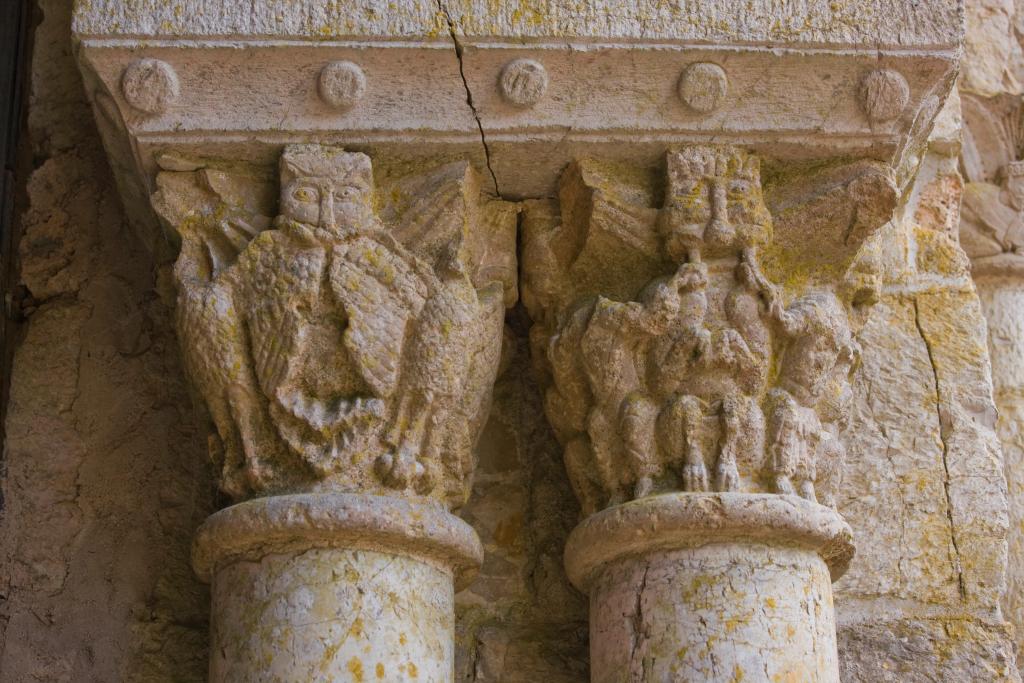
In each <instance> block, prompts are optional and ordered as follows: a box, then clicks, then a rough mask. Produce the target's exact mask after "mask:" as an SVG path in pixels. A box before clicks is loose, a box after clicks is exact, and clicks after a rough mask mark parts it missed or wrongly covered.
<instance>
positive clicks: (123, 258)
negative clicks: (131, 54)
mask: <svg viewBox="0 0 1024 683" xmlns="http://www.w3.org/2000/svg"><path fill="white" fill-rule="evenodd" d="M69 5H70V3H69V2H64V1H62V0H56V1H54V2H43V3H41V14H42V23H41V24H40V25H39V27H38V29H37V31H36V36H35V54H34V56H33V59H32V64H31V88H32V91H31V101H30V112H29V141H28V144H30V145H31V146H32V157H33V162H34V170H33V171H32V173H31V175H30V176H29V177H28V178H27V193H28V197H29V200H30V206H29V209H28V211H27V212H26V213H25V214H24V215H23V217H22V221H23V229H24V237H23V240H22V242H21V253H20V259H21V279H22V282H23V283H24V285H25V286H26V287H27V288H28V291H29V294H30V300H29V301H28V304H27V308H26V310H25V314H26V316H27V319H26V321H25V323H24V325H23V330H22V334H23V336H22V338H21V339H20V343H19V345H18V348H17V351H16V355H15V359H14V371H13V374H12V376H11V397H10V403H9V406H8V414H7V429H6V433H7V440H6V443H5V449H4V470H5V476H4V482H3V499H4V508H3V518H2V524H0V548H2V550H0V577H2V578H0V584H2V586H0V594H2V596H3V597H2V602H0V613H2V617H0V628H2V636H3V649H2V659H0V680H4V681H26V682H28V681H69V682H70V681H118V680H136V681H170V680H179V681H192V680H196V681H198V680H203V679H204V677H205V670H206V661H207V654H206V645H205V643H206V639H207V620H208V618H209V606H208V597H207V591H206V588H205V587H204V586H203V585H202V584H200V583H199V581H198V580H197V579H196V578H195V577H194V575H193V573H192V570H191V568H190V566H189V558H188V553H189V546H190V544H191V537H192V534H193V532H194V530H195V528H196V526H197V525H198V524H199V523H200V522H201V521H202V520H203V519H204V518H205V517H206V516H207V515H208V514H209V512H210V510H211V509H212V508H213V505H214V501H213V488H212V485H211V478H210V474H209V472H208V470H207V465H206V463H205V459H204V458H203V456H202V455H201V454H202V453H203V451H204V448H203V444H201V443H200V442H199V437H198V435H197V432H196V430H195V427H194V424H195V421H194V418H193V414H192V411H193V409H192V407H191V406H192V404H191V402H190V400H189V396H188V393H187V390H186V388H185V383H184V380H183V376H182V372H181V368H180V364H179V360H178V346H177V343H176V342H175V339H174V337H173V335H172V332H171V326H170V318H169V309H168V308H167V306H166V305H165V303H164V300H163V299H162V298H161V294H160V293H159V292H158V291H157V288H156V285H155V280H154V276H153V274H154V264H153V262H152V259H151V258H150V256H149V255H148V254H147V253H146V252H145V251H143V250H142V249H141V247H140V245H139V244H138V242H137V241H136V238H135V237H134V235H133V233H132V231H131V230H130V228H129V227H128V225H127V224H126V223H125V221H124V218H123V215H122V210H121V206H120V200H119V198H118V196H117V192H116V190H115V187H114V183H113V179H112V177H111V174H110V171H109V168H108V166H107V161H106V156H105V154H104V152H103V149H102V148H101V146H100V142H99V138H98V135H97V133H96V130H95V127H94V124H93V118H92V113H91V111H90V109H89V107H88V105H87V103H86V101H85V97H84V92H83V88H82V84H81V81H80V79H79V76H78V69H77V68H76V66H75V63H74V60H73V57H72V54H71V43H70V39H69V35H70V23H69V15H70V7H69Z"/></svg>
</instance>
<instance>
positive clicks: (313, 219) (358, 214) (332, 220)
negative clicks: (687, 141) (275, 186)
mask: <svg viewBox="0 0 1024 683" xmlns="http://www.w3.org/2000/svg"><path fill="white" fill-rule="evenodd" d="M370 196H371V190H370V188H369V187H366V186H365V185H364V184H363V183H361V182H360V181H359V180H358V179H352V178H342V179H335V178H323V177H317V176H299V177H298V178H296V179H295V180H293V181H292V182H290V183H288V184H287V185H285V186H284V188H283V189H282V192H281V214H282V215H284V216H287V217H288V218H291V219H292V220H296V221H298V222H300V223H306V224H307V225H316V226H319V227H321V228H324V229H326V230H336V229H344V228H350V227H355V226H358V225H360V224H361V223H362V222H363V221H364V220H365V219H366V217H367V213H368V211H369V209H370Z"/></svg>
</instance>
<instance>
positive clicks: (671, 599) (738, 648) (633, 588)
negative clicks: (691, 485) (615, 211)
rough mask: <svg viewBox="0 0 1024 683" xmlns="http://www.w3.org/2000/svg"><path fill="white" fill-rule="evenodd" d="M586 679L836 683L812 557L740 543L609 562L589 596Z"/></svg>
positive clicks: (824, 582) (825, 608)
mask: <svg viewBox="0 0 1024 683" xmlns="http://www.w3.org/2000/svg"><path fill="white" fill-rule="evenodd" d="M590 609H591V615H590V619H591V636H590V637H591V663H590V666H591V681H593V683H618V682H619V681H676V680H679V681H691V680H692V681H715V682H716V683H717V682H722V683H726V682H728V683H732V682H733V681H759V682H761V681H763V682H765V683H769V682H771V681H780V680H781V681H785V680H797V681H814V682H822V683H824V682H828V683H838V681H839V667H838V658H837V654H836V635H835V616H834V612H833V609H832V580H831V578H830V577H829V572H828V569H827V567H826V566H825V563H824V562H823V561H822V560H821V558H820V557H819V556H818V555H817V553H815V552H813V551H808V550H793V549H785V548H772V547H767V546H760V545H746V544H739V543H737V544H728V543H721V544H711V545H707V546H703V547H701V548H695V549H687V550H675V551H667V552H664V553H662V554H657V555H654V556H647V557H643V558H640V559H631V560H623V561H621V562H619V563H616V564H614V565H610V566H608V567H607V568H606V569H605V570H604V571H603V572H602V573H601V574H600V577H599V578H598V579H597V581H596V582H595V583H594V586H593V588H592V590H591V594H590Z"/></svg>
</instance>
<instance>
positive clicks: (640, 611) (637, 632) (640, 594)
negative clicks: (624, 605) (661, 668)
mask: <svg viewBox="0 0 1024 683" xmlns="http://www.w3.org/2000/svg"><path fill="white" fill-rule="evenodd" d="M650 570H651V567H650V565H645V566H644V575H643V578H641V579H640V588H639V590H637V592H636V606H635V607H634V609H633V646H632V650H631V652H630V653H629V668H630V670H631V671H632V670H634V668H635V666H636V653H637V650H639V649H640V646H641V645H642V644H643V641H644V639H643V637H642V635H641V633H642V631H643V628H644V605H643V599H644V591H645V590H647V573H648V572H649V571H650ZM640 670H641V677H640V680H642V681H646V680H647V663H646V662H645V661H644V659H643V658H641V660H640Z"/></svg>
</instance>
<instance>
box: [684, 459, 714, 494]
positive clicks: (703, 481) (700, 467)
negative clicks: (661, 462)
mask: <svg viewBox="0 0 1024 683" xmlns="http://www.w3.org/2000/svg"><path fill="white" fill-rule="evenodd" d="M683 488H684V489H685V490H687V491H707V490H708V469H707V467H705V466H704V463H696V464H690V465H685V466H683Z"/></svg>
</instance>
